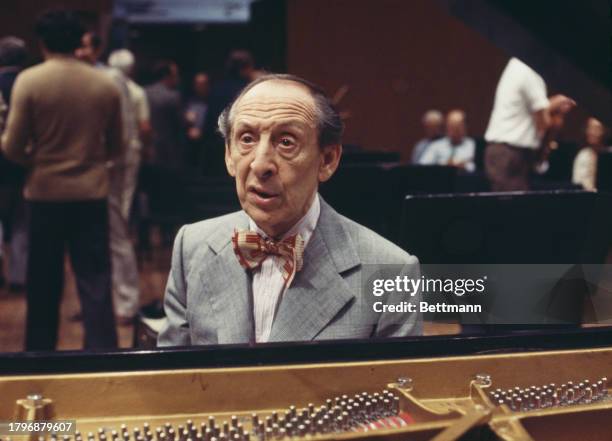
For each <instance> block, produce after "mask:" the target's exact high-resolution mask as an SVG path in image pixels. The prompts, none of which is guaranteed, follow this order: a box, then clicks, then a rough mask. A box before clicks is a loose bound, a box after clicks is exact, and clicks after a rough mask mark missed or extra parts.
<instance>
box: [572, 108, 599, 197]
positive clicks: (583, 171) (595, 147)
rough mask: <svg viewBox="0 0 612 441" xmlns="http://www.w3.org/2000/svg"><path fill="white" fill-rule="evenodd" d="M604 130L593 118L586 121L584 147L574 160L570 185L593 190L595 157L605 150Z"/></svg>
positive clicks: (595, 173)
mask: <svg viewBox="0 0 612 441" xmlns="http://www.w3.org/2000/svg"><path fill="white" fill-rule="evenodd" d="M605 134H606V129H605V127H604V126H603V124H602V123H601V121H599V120H597V119H595V118H589V119H588V120H587V124H586V129H585V139H586V146H585V147H583V148H582V149H580V151H579V152H578V154H577V155H576V158H575V159H574V167H573V171H572V183H574V184H579V185H582V187H583V188H584V189H585V190H590V191H593V190H595V189H596V188H595V184H596V182H597V156H598V155H599V153H601V152H603V151H604V150H605V141H604V139H605Z"/></svg>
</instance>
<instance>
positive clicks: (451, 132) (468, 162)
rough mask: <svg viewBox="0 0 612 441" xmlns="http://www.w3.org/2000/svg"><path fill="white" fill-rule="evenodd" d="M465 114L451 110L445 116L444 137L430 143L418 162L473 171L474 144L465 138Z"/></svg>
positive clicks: (470, 139)
mask: <svg viewBox="0 0 612 441" xmlns="http://www.w3.org/2000/svg"><path fill="white" fill-rule="evenodd" d="M466 133H467V129H466V124H465V112H463V111H462V110H451V111H450V112H448V115H447V116H446V136H445V137H444V138H441V139H439V140H437V141H434V142H432V143H431V144H430V145H429V147H428V148H427V151H426V152H425V153H424V154H423V156H422V157H421V159H420V160H419V163H420V164H425V165H434V164H436V165H452V166H455V167H458V168H461V169H464V170H466V171H470V172H471V171H474V170H475V168H476V166H475V164H474V153H475V151H476V143H475V142H474V140H473V139H472V138H470V137H469V136H466Z"/></svg>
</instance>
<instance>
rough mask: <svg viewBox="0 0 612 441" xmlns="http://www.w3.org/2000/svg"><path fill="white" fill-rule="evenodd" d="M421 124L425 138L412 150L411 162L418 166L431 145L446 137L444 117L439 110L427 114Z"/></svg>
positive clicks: (429, 111)
mask: <svg viewBox="0 0 612 441" xmlns="http://www.w3.org/2000/svg"><path fill="white" fill-rule="evenodd" d="M421 124H422V125H423V132H424V133H425V137H424V138H423V139H421V140H419V142H417V143H416V144H415V146H414V148H413V149H412V159H411V162H412V163H413V164H418V163H419V162H420V160H421V157H422V156H423V154H424V153H425V152H426V151H427V149H428V148H429V146H430V145H431V143H432V142H434V141H436V140H438V139H440V138H441V137H442V135H444V115H442V112H440V111H439V110H433V109H432V110H428V111H427V112H425V114H424V115H423V118H422V119H421Z"/></svg>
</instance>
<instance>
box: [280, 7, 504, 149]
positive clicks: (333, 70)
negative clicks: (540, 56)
mask: <svg viewBox="0 0 612 441" xmlns="http://www.w3.org/2000/svg"><path fill="white" fill-rule="evenodd" d="M288 2H289V3H288V22H287V34H288V35H287V37H288V42H287V57H288V59H287V65H288V70H289V72H291V73H295V74H297V75H303V76H305V77H306V78H308V79H310V80H313V81H315V82H317V83H320V84H321V85H322V86H323V87H325V88H326V90H328V92H330V93H332V94H333V93H334V92H335V91H336V90H338V88H340V87H341V86H342V85H347V86H349V88H350V90H349V92H348V94H347V95H346V96H345V98H344V99H343V100H342V102H341V108H342V110H349V111H350V113H351V117H350V119H349V120H348V121H347V131H346V137H345V141H346V142H347V143H354V144H359V145H362V146H363V147H365V148H370V149H383V150H393V151H402V153H403V154H404V156H408V154H409V151H410V149H411V148H412V145H413V144H414V143H415V141H416V140H417V139H418V138H419V137H420V136H421V128H420V122H419V120H420V117H421V115H422V114H423V112H424V111H425V110H427V109H429V108H438V109H440V110H442V111H448V110H450V109H452V108H456V107H460V108H464V109H465V110H466V111H467V114H468V124H469V131H470V132H471V133H473V134H477V135H482V134H483V133H484V130H485V129H486V125H487V122H488V118H489V113H490V111H491V107H492V104H493V96H494V92H495V86H496V84H497V80H498V78H499V76H500V73H501V71H502V70H503V67H504V66H505V63H506V61H507V60H508V56H507V55H506V54H504V53H503V52H502V51H501V50H499V49H497V48H496V47H494V46H493V45H492V44H490V43H489V42H488V41H487V40H486V39H485V38H484V37H482V36H481V35H480V34H478V33H476V32H475V31H472V30H471V29H469V28H468V27H466V26H465V25H464V24H462V23H461V22H460V21H458V20H456V19H454V18H452V17H451V16H449V15H448V14H447V13H445V12H444V11H443V10H442V9H441V8H440V7H438V6H437V4H436V2H434V1H432V0H376V1H370V0H331V1H327V0H288Z"/></svg>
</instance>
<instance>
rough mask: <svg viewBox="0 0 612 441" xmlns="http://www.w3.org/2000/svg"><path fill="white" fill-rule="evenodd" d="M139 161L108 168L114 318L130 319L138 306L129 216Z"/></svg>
mask: <svg viewBox="0 0 612 441" xmlns="http://www.w3.org/2000/svg"><path fill="white" fill-rule="evenodd" d="M139 165H140V162H139V161H138V160H135V159H134V158H132V159H131V160H130V161H128V162H126V163H125V164H116V165H114V166H113V167H112V168H111V169H110V190H109V195H108V209H109V224H110V251H111V265H112V285H113V304H114V308H115V314H116V315H117V316H118V317H126V318H131V317H134V316H135V315H136V313H137V312H138V308H139V278H138V266H137V262H136V254H135V253H134V246H133V245H132V242H131V240H130V234H129V218H130V208H131V206H132V200H133V198H134V191H135V190H136V184H137V180H138V167H139Z"/></svg>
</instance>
